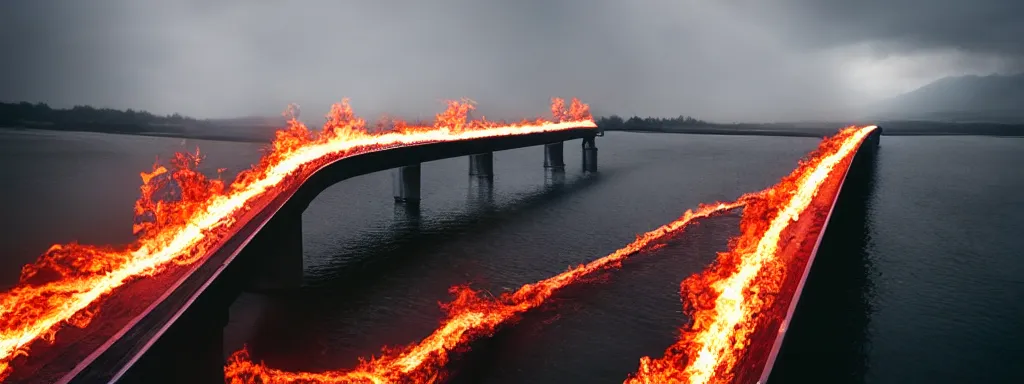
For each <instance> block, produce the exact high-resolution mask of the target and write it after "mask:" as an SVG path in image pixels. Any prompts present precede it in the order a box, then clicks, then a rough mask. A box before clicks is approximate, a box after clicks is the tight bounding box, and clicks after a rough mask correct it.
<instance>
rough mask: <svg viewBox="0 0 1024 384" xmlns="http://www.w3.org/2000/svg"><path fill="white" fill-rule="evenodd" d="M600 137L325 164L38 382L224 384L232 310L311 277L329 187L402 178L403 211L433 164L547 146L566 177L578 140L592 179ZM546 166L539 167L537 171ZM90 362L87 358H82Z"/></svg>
mask: <svg viewBox="0 0 1024 384" xmlns="http://www.w3.org/2000/svg"><path fill="white" fill-rule="evenodd" d="M598 135H600V133H599V132H598V131H597V130H596V129H595V128H593V127H578V128H568V129H561V130H554V131H547V132H539V133H528V134H518V135H504V136H494V137H483V138H475V139H465V140H458V141H442V142H431V143H425V144H416V145H406V146H397V147H393V148H389V149H382V150H377V151H370V152H367V153H362V154H359V155H354V156H349V157H344V158H341V159H339V160H336V161H334V162H332V163H329V164H325V165H323V166H321V167H320V168H319V169H317V170H315V171H314V172H313V173H311V174H310V175H309V176H308V177H307V178H306V179H305V180H304V181H302V182H301V183H297V184H296V185H297V186H296V187H293V188H288V189H284V190H281V191H279V192H277V193H276V194H275V195H273V196H268V197H267V199H268V200H269V201H268V202H267V203H266V205H265V206H264V207H263V208H262V209H259V210H253V212H250V213H248V214H247V215H246V216H245V217H243V218H241V219H240V220H239V223H238V224H239V225H238V226H237V228H238V229H237V230H236V231H234V232H233V233H231V234H230V235H228V236H227V238H226V239H223V240H222V242H221V243H220V244H221V245H220V246H219V247H216V248H214V249H211V250H209V251H208V252H207V254H206V255H205V256H204V257H203V259H202V260H203V261H202V262H201V263H197V264H198V265H195V266H191V267H190V268H189V270H188V271H187V272H183V273H180V274H179V275H180V277H179V276H175V279H176V280H174V281H171V282H170V284H166V285H164V284H160V285H159V287H157V288H155V289H157V290H159V292H157V293H158V294H153V295H156V296H157V298H156V299H155V300H153V301H152V302H149V303H148V305H147V306H146V307H145V309H144V310H142V311H141V313H139V314H138V315H136V316H134V317H132V318H131V320H130V321H128V322H127V323H124V324H123V325H121V324H117V325H116V326H111V325H109V324H103V326H101V327H98V328H100V330H99V331H96V333H98V335H90V336H88V337H82V338H81V339H83V340H84V341H80V342H77V343H75V344H72V345H63V346H61V347H62V348H64V349H67V350H72V351H75V352H69V353H58V355H62V354H63V355H67V356H65V357H64V358H63V359H60V360H63V362H61V361H56V362H54V363H53V364H51V363H49V362H48V363H46V366H44V367H39V368H37V369H36V371H35V372H34V373H33V374H32V379H30V380H45V381H50V380H51V378H52V379H55V380H56V381H57V382H60V383H99V382H145V383H153V382H174V383H185V382H187V383H207V382H209V383H215V382H217V383H219V382H223V380H224V373H223V366H224V358H223V356H224V350H223V327H224V326H225V325H226V324H227V320H228V308H229V307H230V305H231V303H232V302H233V301H234V300H235V298H236V297H237V296H238V295H239V294H241V293H242V292H243V291H257V292H267V291H280V290H289V289H295V288H298V286H299V285H300V284H301V281H302V268H303V265H302V220H301V218H302V212H303V211H304V210H305V209H306V208H307V207H308V206H309V204H310V203H311V202H312V201H313V199H315V198H316V196H317V195H319V194H320V193H321V192H322V191H324V190H325V189H326V188H328V187H330V186H331V185H333V184H335V183H338V182H341V181H343V180H345V179H348V178H351V177H355V176H359V175H364V174H368V173H373V172H378V171H384V170H388V169H393V171H392V172H393V175H394V179H393V182H394V188H393V194H394V198H395V201H396V204H418V202H419V200H420V178H421V174H420V165H421V164H422V163H424V162H429V161H433V160H440V159H445V158H453V157H461V156H468V157H469V174H470V175H472V176H477V177H491V176H493V153H494V152H495V151H502V150H508V149H514V148H522V147H530V146H543V166H544V167H546V168H554V169H558V168H563V167H564V166H565V162H564V156H563V148H564V145H565V144H564V142H566V141H570V140H577V139H580V140H581V142H582V148H583V150H582V159H581V162H582V167H583V170H584V171H587V172H595V171H596V170H597V147H596V141H595V137H596V136H598ZM538 155H540V153H538ZM538 157H539V156H538ZM540 164H541V162H540V159H539V158H538V167H539V166H540ZM183 269H184V268H183ZM126 288H129V287H126ZM145 288H147V287H146V286H145V285H142V286H141V288H138V289H145ZM132 289H136V288H132ZM149 289H154V288H152V287H149ZM128 300H131V298H130V297H129V299H128ZM104 310H106V309H105V308H104ZM100 314H101V315H102V314H103V312H102V311H101V312H100ZM95 321H97V320H94V322H95ZM122 323H123V322H122ZM88 328H93V326H90V327H88ZM82 331H85V330H82ZM83 349H87V350H83ZM76 353H77V354H78V356H76ZM84 354H87V356H84V357H79V356H80V355H84ZM75 363H77V364H76V365H73V366H72V365H71V364H75Z"/></svg>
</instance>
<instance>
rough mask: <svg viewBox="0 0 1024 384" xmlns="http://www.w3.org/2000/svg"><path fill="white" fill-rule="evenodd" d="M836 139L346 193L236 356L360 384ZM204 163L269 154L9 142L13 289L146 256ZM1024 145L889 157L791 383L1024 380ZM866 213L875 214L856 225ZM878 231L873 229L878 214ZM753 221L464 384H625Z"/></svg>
mask: <svg viewBox="0 0 1024 384" xmlns="http://www.w3.org/2000/svg"><path fill="white" fill-rule="evenodd" d="M816 144H817V140H815V139H807V138H787V137H753V136H702V135H673V134H639V133H610V134H609V135H608V136H606V137H603V138H599V139H598V147H599V148H600V154H599V158H600V159H599V169H600V172H599V173H597V174H584V173H583V172H582V171H581V170H580V161H579V159H580V149H579V142H578V141H577V142H571V143H567V144H566V163H567V166H566V170H565V172H563V173H557V172H550V171H545V170H544V169H543V168H542V167H541V164H542V161H543V156H542V149H541V148H539V147H537V148H525V149H519V150H512V151H506V152H499V153H497V154H495V177H494V179H493V181H487V180H481V179H477V178H472V177H469V176H468V175H467V169H468V160H466V159H465V158H457V159H448V160H441V161H436V162H431V163H427V164H424V166H423V186H422V189H423V202H422V204H421V206H420V207H419V208H418V209H409V208H406V207H404V206H401V205H398V206H396V205H395V203H394V202H393V199H392V197H391V178H390V175H389V174H388V173H387V172H382V173H376V174H370V175H365V176H361V177H358V178H355V179H351V180H347V181H345V182H343V183H340V184H338V185H336V186H334V187H332V188H330V189H328V190H327V191H325V192H324V193H323V194H322V195H321V196H320V197H319V198H318V199H317V200H316V201H314V202H313V204H312V205H311V206H310V207H309V210H307V212H306V213H305V214H304V216H303V230H304V234H303V236H304V239H303V242H304V248H305V249H304V264H305V273H304V280H305V282H304V286H303V288H302V289H301V290H300V291H298V292H294V293H290V294H287V295H273V296H268V295H255V294H246V295H244V296H242V297H241V298H239V300H238V301H237V302H236V303H235V305H234V306H233V307H232V309H231V320H230V322H229V325H228V328H227V329H226V336H225V342H226V344H227V348H228V351H227V352H230V351H233V350H235V349H238V348H241V346H242V345H243V344H246V345H248V346H249V348H250V350H251V351H252V353H253V355H254V357H255V358H256V359H258V360H264V361H266V362H267V363H268V365H270V366H273V367H278V368H283V369H294V370H314V371H315V370H325V369H338V368H346V367H352V366H353V365H354V364H355V363H356V361H357V359H358V358H359V357H367V356H369V355H371V354H373V353H376V352H378V351H379V348H380V347H381V346H383V345H404V344H408V343H411V342H414V341H417V340H419V339H420V338H422V337H423V336H425V335H427V334H428V333H429V332H431V331H432V330H433V329H434V328H435V327H436V325H437V323H438V321H439V320H440V319H441V317H442V315H443V314H442V312H441V310H440V308H439V306H438V302H444V301H447V300H448V299H449V298H450V296H449V295H448V292H447V290H448V288H449V287H450V286H452V285H457V284H466V283H469V284H471V285H472V286H473V287H475V288H478V289H484V290H487V291H489V292H492V293H494V294H498V293H499V292H502V291H503V290H506V289H515V288H517V287H519V286H520V285H522V284H524V283H529V282H533V281H536V280H538V279H542V278H544V277H547V276H550V275H553V274H556V273H558V272H561V271H563V270H564V269H565V268H566V267H567V266H569V265H571V264H578V263H582V262H586V261H589V260H592V259H594V258H596V257H599V256H603V255H605V254H607V253H609V252H611V251H613V250H615V249H617V248H619V247H621V246H622V245H624V244H626V243H628V242H630V241H631V240H632V239H633V238H634V236H635V235H636V234H637V233H640V232H644V231H647V230H650V229H652V228H654V227H656V226H658V225H661V224H664V223H666V222H668V221H670V220H672V219H674V218H676V217H677V216H678V215H679V214H680V213H682V211H684V210H685V209H687V208H689V207H693V206H695V205H697V204H698V203H701V202H710V201H714V200H731V199H733V198H735V197H737V196H739V195H740V194H742V193H744V192H748V191H754V190H759V189H762V188H764V187H767V186H769V185H771V184H773V183H774V182H775V181H776V180H777V179H778V178H780V177H781V176H783V175H785V174H787V173H788V172H790V171H791V170H792V169H793V168H794V166H795V164H796V161H797V160H798V159H799V158H800V157H802V156H803V155H804V154H805V153H807V152H808V151H810V150H811V149H813V148H814V147H815V146H816ZM197 146H198V147H200V148H201V151H202V153H204V154H206V155H207V156H208V158H207V159H208V161H207V163H206V165H205V166H204V168H206V169H207V170H209V172H211V173H213V172H214V171H213V170H214V169H216V168H218V167H227V168H229V170H230V171H229V172H232V173H233V172H237V171H238V170H240V169H243V168H245V167H247V166H248V165H249V164H251V163H253V162H254V161H256V159H258V157H259V154H260V146H259V145H255V144H247V143H230V142H214V141H197V140H181V139H171V138H153V137H134V136H118V135H105V134H93V133H72V132H59V133H58V132H43V131H0V162H2V164H3V165H2V166H0V180H3V188H2V189H0V202H2V203H0V204H2V205H0V222H2V223H4V226H5V229H4V231H0V250H3V254H2V256H0V286H2V287H4V288H7V287H10V286H11V285H13V284H14V283H15V282H16V281H17V276H18V271H19V269H20V266H21V265H23V264H25V263H28V262H30V261H32V260H33V259H35V257H37V256H38V255H39V254H40V253H41V252H42V251H44V250H45V249H46V248H47V247H48V246H49V245H51V244H53V243H57V242H60V243H63V242H70V241H80V242H83V243H91V244H120V243H126V242H129V241H131V240H132V236H131V224H132V204H133V202H134V199H135V198H136V197H137V195H138V187H139V184H140V179H139V175H138V174H139V172H140V171H143V170H148V169H149V168H150V167H151V166H152V164H153V162H154V160H155V159H156V158H157V156H160V157H161V158H166V157H168V155H170V154H171V153H172V152H174V151H181V150H187V151H194V150H195V148H196V147H197ZM1022 164H1024V139H1009V138H988V137H883V138H882V143H881V148H880V151H879V156H878V160H877V164H876V169H875V173H874V177H873V179H872V180H871V182H870V183H868V185H866V186H864V187H863V188H862V189H863V190H862V191H861V193H860V194H859V195H858V196H859V197H858V198H856V199H855V200H856V201H855V204H852V206H853V208H852V209H847V212H846V213H844V214H843V215H842V219H843V220H842V221H841V222H839V223H834V225H830V227H829V229H830V232H829V234H828V235H827V237H826V241H825V243H824V244H823V245H822V249H821V252H820V253H819V255H818V258H817V261H816V264H815V267H814V270H813V271H812V275H811V278H810V280H809V281H808V285H807V287H806V289H805V293H804V296H803V298H802V300H801V303H800V306H799V308H798V312H797V315H796V317H795V319H794V322H793V324H792V325H791V327H790V331H789V334H788V336H787V340H786V343H785V345H784V348H783V351H782V354H781V356H780V359H779V361H778V363H777V365H776V369H775V371H774V372H773V376H772V381H773V382H782V383H785V382H807V381H810V382H822V383H840V382H851V383H853V382H868V383H889V382H895V383H900V382H942V383H946V382H949V383H960V382H1005V383H1019V382H1024V371H1022V370H1021V369H1020V368H1019V367H1021V366H1024V256H1022V255H1024V252H1022V251H1024V236H1021V234H1022V233H1024V225H1022V220H1021V217H1022V215H1024V194H1022V192H1021V191H1024V172H1022V171H1021V168H1020V167H1021V165H1022ZM850 212H853V213H850ZM857 212H860V214H857ZM737 223H738V219H737V218H736V217H733V216H726V217H721V218H716V219H711V220H706V221H704V222H702V223H701V224H700V225H698V226H696V227H694V228H692V229H690V230H688V231H687V233H686V234H684V235H682V236H680V237H678V238H676V239H674V240H672V241H671V243H670V245H669V246H667V247H665V248H662V249H660V250H658V251H655V252H651V253H647V254H641V255H638V256H636V257H634V258H633V259H632V261H630V262H627V263H625V265H624V266H623V267H622V268H621V269H619V270H616V271H612V272H610V273H607V274H605V275H602V276H600V277H599V278H597V279H594V281H590V282H587V283H585V284H580V285H577V286H575V287H572V288H569V289H567V290H565V291H564V292H562V293H560V294H559V295H557V296H556V298H555V300H554V302H553V303H552V304H551V305H549V306H546V307H544V308H542V309H541V310H538V311H535V312H532V313H530V314H528V315H526V316H525V317H524V318H523V319H522V320H521V321H519V322H518V323H517V324H516V325H514V326H511V327H506V328H505V329H503V330H502V331H500V332H499V333H498V334H497V335H495V337H493V338H490V339H486V340H484V341H481V342H479V343H476V344H474V345H473V350H472V351H471V352H469V353H467V354H465V355H463V357H462V358H461V359H459V361H457V362H455V364H454V366H453V368H454V369H455V370H456V371H457V375H455V377H454V380H453V381H455V382H484V383H526V382H529V383H549V382H550V383H561V382H585V383H591V382H592V383H617V382H621V381H622V379H623V378H625V376H626V375H627V374H629V373H630V372H632V371H634V370H635V369H636V367H637V362H638V360H639V358H640V357H641V356H644V355H653V356H660V355H661V353H662V352H663V351H664V349H665V347H667V346H668V345H670V344H671V343H672V342H673V341H674V340H675V337H676V330H677V328H678V326H679V324H680V323H681V321H682V320H683V318H682V314H681V305H680V303H679V295H678V290H679V282H680V281H681V280H682V279H683V278H685V277H686V276H688V275H690V274H692V273H695V272H698V271H700V270H701V269H702V268H704V267H705V266H706V265H707V264H708V263H709V262H710V261H711V260H712V259H713V258H714V256H715V253H716V252H718V251H721V250H724V248H725V246H726V243H727V241H728V239H729V237H730V236H732V235H734V234H735V233H736V225H737Z"/></svg>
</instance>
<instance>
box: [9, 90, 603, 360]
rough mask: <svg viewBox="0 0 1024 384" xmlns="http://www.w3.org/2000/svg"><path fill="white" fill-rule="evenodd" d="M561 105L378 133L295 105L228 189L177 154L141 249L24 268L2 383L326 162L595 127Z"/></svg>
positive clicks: (193, 159) (64, 250) (61, 257)
mask: <svg viewBox="0 0 1024 384" xmlns="http://www.w3.org/2000/svg"><path fill="white" fill-rule="evenodd" d="M556 103H557V104H558V105H561V106H563V107H559V109H558V111H556V112H557V113H556V117H557V119H558V121H548V120H544V119H536V120H524V121H521V122H518V123H504V122H491V121H487V120H483V119H479V120H470V121H467V120H468V119H467V116H468V113H469V112H470V111H471V110H473V108H474V106H473V105H472V104H471V103H469V102H466V101H462V102H450V103H449V104H448V108H447V109H446V110H445V112H443V113H440V114H438V115H437V118H436V120H435V122H434V123H433V125H430V126H425V125H413V124H408V123H405V122H401V121H396V122H395V123H394V128H395V129H394V130H393V131H390V132H374V133H370V132H368V131H367V130H366V122H365V121H364V120H363V119H360V118H358V117H356V116H355V114H354V113H353V112H352V108H351V107H350V106H349V104H348V100H344V101H343V102H342V103H340V104H336V105H334V106H333V107H332V108H331V112H330V114H329V115H327V122H326V123H325V124H324V127H323V130H321V131H311V130H310V129H308V128H306V126H305V125H303V124H302V123H301V122H299V121H298V120H297V119H296V118H295V115H296V113H297V107H296V106H289V109H288V111H286V112H285V115H286V116H288V117H290V119H289V121H288V126H287V128H285V129H282V130H280V131H278V132H277V133H276V138H275V140H274V141H273V144H272V146H271V150H270V151H269V152H268V153H267V154H266V155H265V156H264V157H263V158H262V159H261V161H260V162H259V163H258V164H257V165H254V166H253V167H252V168H251V169H249V170H246V171H244V172H242V173H240V174H239V175H238V176H237V178H236V179H235V181H234V182H232V183H231V184H230V185H225V184H224V183H223V182H222V181H221V180H214V179H208V178H206V176H204V175H203V174H202V173H200V172H198V171H197V169H196V168H197V167H196V166H197V165H198V162H199V154H198V152H197V153H196V154H194V155H193V154H177V155H175V157H174V158H173V159H172V161H171V164H170V166H171V170H168V169H167V168H165V167H162V166H154V168H153V171H152V172H143V173H142V174H141V177H142V180H143V185H142V187H141V197H140V198H139V200H138V201H137V203H136V205H135V213H136V216H137V217H138V218H139V219H140V220H142V222H140V223H137V224H135V226H134V228H133V230H134V232H135V233H136V234H137V235H138V239H137V241H135V242H134V243H133V244H131V245H129V246H127V247H125V248H121V249H112V248H105V247H96V246H88V245H80V244H67V245H54V246H53V247H51V248H50V249H49V250H48V251H47V252H46V253H45V254H43V255H42V256H41V257H40V258H39V259H38V260H37V261H36V262H35V263H33V264H30V265H26V266H25V267H24V268H23V269H22V274H21V279H20V281H19V283H18V285H16V286H15V287H14V288H12V289H10V290H8V291H7V292H3V293H0V380H3V379H4V378H6V377H7V376H8V375H9V374H10V372H11V367H10V365H11V362H12V360H14V359H15V358H16V357H17V356H22V355H27V354H28V349H29V347H30V345H31V344H32V343H33V342H35V341H36V340H39V339H43V340H47V341H51V342H52V341H53V340H54V337H55V335H56V333H57V332H58V331H59V330H60V329H61V328H62V327H63V326H65V325H72V326H75V327H85V326H87V325H88V324H89V321H90V320H91V319H92V318H93V316H94V315H95V314H96V313H97V311H98V310H99V304H98V303H99V302H100V301H101V299H103V298H104V297H106V296H107V295H109V294H110V293H111V292H113V291H114V290H116V289H117V288H118V287H121V286H122V285H124V284H125V283H127V282H129V281H132V280H134V279H137V278H139V277H144V276H152V275H155V274H157V273H160V272H162V271H166V270H167V269H168V268H169V267H172V266H174V265H195V264H196V262H197V261H198V260H201V259H202V258H203V257H205V256H206V255H207V251H209V250H211V248H212V247H215V246H216V244H217V241H218V240H219V239H221V238H223V237H224V236H225V235H228V234H230V233H231V232H232V231H234V230H235V229H236V228H238V226H237V225H236V221H238V220H239V218H241V217H242V216H243V215H244V214H245V213H246V212H249V211H252V210H254V209H260V208H262V206H263V204H265V203H266V201H267V200H268V197H269V196H272V195H276V194H277V193H278V192H280V191H283V190H287V188H291V187H294V186H295V185H296V184H297V183H300V182H301V181H302V180H304V179H305V177H308V176H309V175H310V174H311V173H312V172H314V171H315V170H316V169H319V168H320V167H322V166H324V165H326V164H328V163H331V162H333V161H336V160H338V159H340V158H344V157H348V156H354V155H359V154H363V153H367V152H372V151H378V150H383V149H387V148H392V147H397V146H405V145H417V144H425V143H432V142H443V141H457V140H468V139H476V138H484V137H495V136H508V135H523V134H530V133H540V132H550V131H559V130H566V129H571V128H581V127H587V128H594V127H596V124H594V121H593V118H592V117H591V116H590V113H589V109H588V108H587V107H586V105H585V104H583V103H580V102H579V101H578V100H576V99H573V100H572V104H571V107H570V109H569V110H568V111H566V110H564V101H562V100H561V99H555V101H554V102H553V104H556ZM171 181H173V184H171V185H172V186H175V187H176V189H177V192H178V193H177V195H178V196H176V197H177V199H176V200H173V201H163V200H160V199H157V198H156V196H155V194H156V193H157V191H160V190H162V189H163V187H164V186H165V185H168V184H170V183H171Z"/></svg>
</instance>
